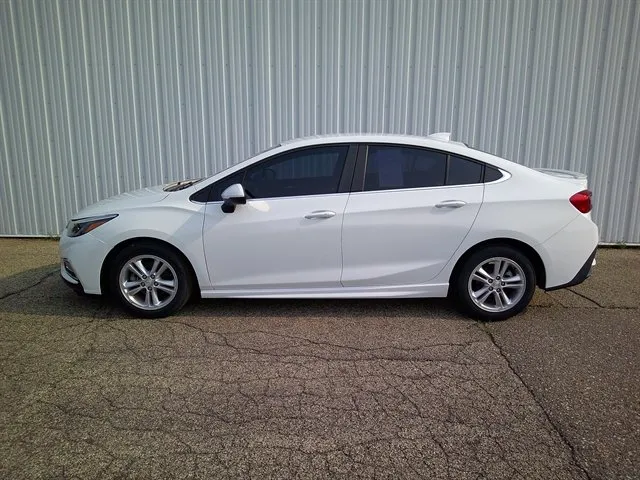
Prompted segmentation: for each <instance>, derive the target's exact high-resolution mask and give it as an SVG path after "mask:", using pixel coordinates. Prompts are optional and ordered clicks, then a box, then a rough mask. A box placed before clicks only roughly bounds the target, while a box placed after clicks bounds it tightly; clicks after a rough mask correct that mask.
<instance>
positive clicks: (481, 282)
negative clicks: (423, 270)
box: [454, 246, 536, 320]
mask: <svg viewBox="0 0 640 480" xmlns="http://www.w3.org/2000/svg"><path fill="white" fill-rule="evenodd" d="M454 288H455V299H456V303H457V306H458V307H459V308H460V309H461V310H462V311H463V312H464V313H466V314H468V315H470V316H472V317H474V318H478V319H480V320H503V319H505V318H509V317H511V316H513V315H516V314H518V313H520V312H521V311H522V310H524V309H525V308H526V306H527V305H528V304H529V302H530V301H531V298H532V297H533V294H534V292H535V288H536V274H535V270H534V268H533V265H532V264H531V261H530V260H529V258H527V256H526V255H524V254H522V253H521V252H520V251H518V250H516V249H514V248H512V247H509V246H491V247H487V248H485V249H482V250H479V251H477V252H475V253H474V254H472V255H471V256H470V257H469V258H468V259H467V260H466V261H465V262H464V264H463V265H462V268H461V269H460V271H459V273H458V276H457V278H456V279H454Z"/></svg>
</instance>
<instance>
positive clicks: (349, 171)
mask: <svg viewBox="0 0 640 480" xmlns="http://www.w3.org/2000/svg"><path fill="white" fill-rule="evenodd" d="M338 146H346V147H348V148H347V153H346V155H345V158H344V165H343V166H342V173H341V174H340V180H339V181H338V191H337V192H331V193H314V194H306V195H289V196H281V197H262V198H256V199H255V200H276V199H280V198H302V197H317V196H319V195H338V194H342V193H349V192H350V191H351V185H352V180H353V175H354V170H355V168H356V165H357V154H358V147H359V145H358V144H355V143H349V142H337V143H322V144H319V145H306V146H304V147H299V148H294V149H291V150H287V151H284V152H280V153H276V154H275V155H271V156H270V157H267V158H263V159H262V160H260V161H259V162H255V163H252V164H250V165H247V166H246V167H243V168H240V169H238V170H236V171H234V172H233V173H230V174H228V175H226V176H224V177H222V178H220V179H218V180H216V181H215V182H213V183H210V184H209V185H207V186H206V187H204V188H202V189H200V190H198V191H197V192H195V193H193V194H192V195H191V196H190V197H189V200H190V201H192V202H194V203H200V204H202V203H204V202H202V201H201V200H196V199H194V197H196V198H197V197H198V196H199V195H201V192H202V191H203V190H207V189H208V193H207V194H206V197H207V201H206V203H222V200H214V199H212V198H211V195H212V193H213V190H214V186H215V185H216V184H217V183H219V182H222V181H224V180H226V179H227V178H229V177H230V176H233V175H238V174H242V182H241V183H244V178H245V176H246V173H247V171H248V170H249V169H251V168H255V167H258V166H260V165H262V164H264V163H266V162H269V161H272V160H274V159H275V158H277V157H279V156H284V155H290V154H294V153H296V152H299V151H302V150H310V149H316V148H323V147H338ZM247 200H248V201H251V200H254V199H253V198H247Z"/></svg>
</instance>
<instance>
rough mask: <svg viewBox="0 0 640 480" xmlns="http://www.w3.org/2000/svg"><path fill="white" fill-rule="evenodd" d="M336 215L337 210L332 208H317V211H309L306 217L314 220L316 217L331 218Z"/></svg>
mask: <svg viewBox="0 0 640 480" xmlns="http://www.w3.org/2000/svg"><path fill="white" fill-rule="evenodd" d="M335 216H336V212H332V211H331V210H316V211H315V212H311V213H307V214H306V215H305V216H304V218H307V219H309V220H313V219H315V218H331V217H335Z"/></svg>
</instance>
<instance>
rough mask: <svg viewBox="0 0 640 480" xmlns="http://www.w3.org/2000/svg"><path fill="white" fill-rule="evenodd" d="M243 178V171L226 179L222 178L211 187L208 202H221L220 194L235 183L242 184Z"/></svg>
mask: <svg viewBox="0 0 640 480" xmlns="http://www.w3.org/2000/svg"><path fill="white" fill-rule="evenodd" d="M243 177H244V171H240V172H236V173H233V174H231V175H229V176H228V177H225V178H223V179H222V180H218V181H217V182H216V183H214V184H213V185H211V195H210V196H209V201H210V202H218V201H222V192H224V191H225V190H226V189H227V188H228V187H230V186H231V185H233V184H235V183H242V178H243Z"/></svg>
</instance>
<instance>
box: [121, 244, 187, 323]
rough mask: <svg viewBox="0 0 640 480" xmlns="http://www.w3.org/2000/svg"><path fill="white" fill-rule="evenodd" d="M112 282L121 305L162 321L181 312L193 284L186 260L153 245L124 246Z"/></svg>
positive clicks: (140, 314) (164, 248)
mask: <svg viewBox="0 0 640 480" xmlns="http://www.w3.org/2000/svg"><path fill="white" fill-rule="evenodd" d="M154 269H155V271H154ZM156 275H157V276H156ZM109 282H110V289H111V292H113V294H114V296H115V297H117V299H118V301H119V302H120V304H121V305H122V306H123V307H124V308H125V309H126V310H127V311H129V312H130V313H132V314H133V315H135V316H137V317H144V318H162V317H166V316H168V315H171V314H172V313H174V312H177V311H178V310H180V309H181V308H182V307H183V306H184V305H185V303H187V300H189V297H190V296H191V290H192V284H193V282H192V277H191V274H190V271H189V268H188V266H187V264H186V262H185V260H183V259H182V258H181V256H180V255H179V254H177V253H176V252H175V251H173V250H172V249H171V248H168V247H166V246H164V245H161V244H158V243H152V242H145V243H136V244H133V245H130V246H128V247H125V248H124V249H123V250H122V251H121V252H120V253H119V254H118V255H117V256H116V258H115V261H114V263H113V267H112V269H111V272H110V276H109Z"/></svg>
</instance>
